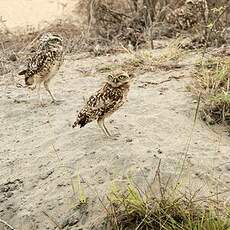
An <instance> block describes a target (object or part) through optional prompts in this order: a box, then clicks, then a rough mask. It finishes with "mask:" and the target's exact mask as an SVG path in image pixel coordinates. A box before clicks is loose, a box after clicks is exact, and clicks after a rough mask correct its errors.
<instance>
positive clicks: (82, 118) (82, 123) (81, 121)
mask: <svg viewBox="0 0 230 230" xmlns="http://www.w3.org/2000/svg"><path fill="white" fill-rule="evenodd" d="M88 122H89V121H88V117H87V116H86V115H83V116H78V118H77V121H75V122H74V123H73V125H72V127H73V128H75V127H76V126H78V125H79V126H80V128H82V127H84V126H85V125H86V124H87V123H88Z"/></svg>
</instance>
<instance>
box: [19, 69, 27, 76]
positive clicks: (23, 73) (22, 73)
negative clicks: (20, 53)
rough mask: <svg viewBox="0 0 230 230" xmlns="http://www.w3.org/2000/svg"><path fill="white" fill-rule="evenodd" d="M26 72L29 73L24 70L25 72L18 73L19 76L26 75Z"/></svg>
mask: <svg viewBox="0 0 230 230" xmlns="http://www.w3.org/2000/svg"><path fill="white" fill-rule="evenodd" d="M26 72H27V70H25V69H24V70H22V71H20V72H19V73H18V75H25V74H26Z"/></svg>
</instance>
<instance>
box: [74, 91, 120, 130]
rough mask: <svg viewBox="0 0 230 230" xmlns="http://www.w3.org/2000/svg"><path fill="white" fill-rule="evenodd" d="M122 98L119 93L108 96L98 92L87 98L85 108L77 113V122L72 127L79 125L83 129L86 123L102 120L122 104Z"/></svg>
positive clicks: (111, 93)
mask: <svg viewBox="0 0 230 230" xmlns="http://www.w3.org/2000/svg"><path fill="white" fill-rule="evenodd" d="M123 103H124V102H123V96H122V95H121V94H119V93H114V92H110V94H108V92H107V94H106V93H101V92H100V91H99V92H98V93H97V94H96V95H93V96H91V97H90V98H89V100H88V101H87V103H86V105H85V107H84V108H83V109H82V110H81V111H80V112H79V114H78V117H77V121H76V122H75V123H74V125H73V127H75V126H77V125H80V127H84V126H85V125H86V124H87V123H89V122H91V121H93V120H96V119H99V118H102V117H104V116H105V115H106V114H109V113H113V112H114V111H115V110H116V109H117V108H119V107H120V106H121V105H122V104H123Z"/></svg>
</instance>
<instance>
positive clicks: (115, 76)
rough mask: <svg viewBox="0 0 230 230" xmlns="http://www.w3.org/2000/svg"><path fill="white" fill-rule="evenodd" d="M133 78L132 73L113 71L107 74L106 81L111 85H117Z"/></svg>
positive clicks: (126, 82)
mask: <svg viewBox="0 0 230 230" xmlns="http://www.w3.org/2000/svg"><path fill="white" fill-rule="evenodd" d="M133 78H134V75H133V74H130V73H127V72H125V71H120V70H119V71H114V72H113V73H111V74H109V75H108V76H107V82H108V83H109V84H110V85H112V86H113V87H119V86H121V85H124V84H128V83H129V82H130V81H131V80H132V79H133Z"/></svg>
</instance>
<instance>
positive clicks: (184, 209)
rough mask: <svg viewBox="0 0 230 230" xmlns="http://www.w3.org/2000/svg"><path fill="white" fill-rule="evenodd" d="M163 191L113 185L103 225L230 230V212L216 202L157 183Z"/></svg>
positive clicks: (171, 229) (174, 229) (178, 229)
mask: <svg viewBox="0 0 230 230" xmlns="http://www.w3.org/2000/svg"><path fill="white" fill-rule="evenodd" d="M160 186H161V188H160V190H161V191H164V192H163V193H157V192H154V191H153V190H151V191H147V192H144V193H143V192H141V191H140V189H139V188H138V187H137V186H136V185H134V184H132V183H129V185H127V187H126V189H125V191H123V192H121V190H120V189H119V188H118V187H116V186H115V189H113V190H112V192H111V193H110V194H109V196H108V200H109V208H107V216H106V218H105V219H106V227H105V229H114V230H120V229H129V230H132V229H133V230H134V229H146V230H147V229H149V230H150V229H151V230H152V229H156V230H159V229H165V230H182V229H183V230H207V229H208V230H229V229H230V219H229V218H230V216H229V214H228V213H227V211H226V210H223V209H219V207H217V205H216V203H215V202H214V201H212V200H209V199H206V200H202V201H199V202H198V201H197V197H195V196H194V195H191V196H188V194H182V193H179V191H175V190H176V189H175V188H170V187H167V188H166V187H164V186H163V185H160Z"/></svg>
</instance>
